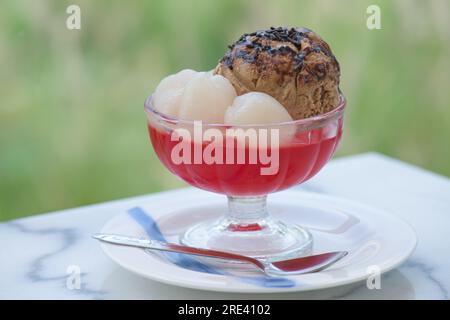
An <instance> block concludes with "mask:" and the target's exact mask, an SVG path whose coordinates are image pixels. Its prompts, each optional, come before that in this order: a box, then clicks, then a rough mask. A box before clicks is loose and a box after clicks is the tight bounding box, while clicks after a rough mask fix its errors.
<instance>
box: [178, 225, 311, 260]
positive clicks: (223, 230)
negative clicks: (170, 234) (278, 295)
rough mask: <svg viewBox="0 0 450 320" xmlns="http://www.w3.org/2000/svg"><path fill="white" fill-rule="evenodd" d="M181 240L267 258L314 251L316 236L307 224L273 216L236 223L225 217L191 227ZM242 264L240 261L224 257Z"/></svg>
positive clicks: (283, 258)
mask: <svg viewBox="0 0 450 320" xmlns="http://www.w3.org/2000/svg"><path fill="white" fill-rule="evenodd" d="M180 242H181V243H182V244H184V245H188V246H191V247H199V248H207V249H213V250H220V251H227V252H233V253H237V254H241V255H245V256H250V257H254V258H258V259H265V260H267V261H278V260H286V259H292V258H296V257H301V256H306V255H309V254H311V252H312V247H313V238H312V236H311V234H310V233H309V232H308V231H307V230H306V229H304V228H302V227H300V226H297V225H293V226H287V225H286V224H284V223H283V222H281V221H277V220H274V219H272V218H270V217H267V218H266V219H263V220H259V221H258V222H257V223H248V224H235V223H233V221H232V220H229V219H227V218H222V219H220V220H216V221H206V222H203V223H199V224H196V225H194V226H192V227H191V228H189V229H188V230H187V231H186V232H185V233H184V234H182V235H181V237H180ZM222 262H226V263H231V264H241V262H238V261H229V262H228V261H222Z"/></svg>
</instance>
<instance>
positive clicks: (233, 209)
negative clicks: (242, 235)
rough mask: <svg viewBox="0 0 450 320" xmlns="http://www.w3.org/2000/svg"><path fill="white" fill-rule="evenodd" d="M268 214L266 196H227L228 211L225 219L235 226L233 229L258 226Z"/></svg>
mask: <svg viewBox="0 0 450 320" xmlns="http://www.w3.org/2000/svg"><path fill="white" fill-rule="evenodd" d="M268 216H269V213H268V211H267V196H266V195H264V196H256V197H232V196H228V212H227V214H226V215H225V219H227V220H228V221H229V222H230V225H233V226H235V229H236V230H235V231H239V230H240V229H241V231H248V230H247V228H248V227H252V226H258V225H259V224H258V223H259V222H261V221H264V219H266V218H267V217H268Z"/></svg>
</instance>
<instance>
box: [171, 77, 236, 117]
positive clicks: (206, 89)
mask: <svg viewBox="0 0 450 320" xmlns="http://www.w3.org/2000/svg"><path fill="white" fill-rule="evenodd" d="M235 97H236V91H235V90H234V88H233V86H232V85H231V83H230V82H229V81H228V80H227V79H226V78H224V77H222V76H220V75H212V74H211V73H210V72H199V73H197V74H196V75H195V76H194V77H193V78H192V79H190V80H189V82H188V83H187V84H186V87H185V88H184V91H183V95H182V97H181V101H180V109H179V117H180V118H181V119H185V120H202V121H203V122H205V123H223V122H224V116H225V111H226V110H227V108H228V107H229V106H230V105H231V104H232V103H233V100H234V98H235Z"/></svg>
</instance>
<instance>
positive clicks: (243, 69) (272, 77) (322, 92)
mask: <svg viewBox="0 0 450 320" xmlns="http://www.w3.org/2000/svg"><path fill="white" fill-rule="evenodd" d="M229 48H230V49H229V51H228V52H227V53H226V54H225V56H224V57H223V58H222V59H221V60H220V62H219V64H218V66H217V67H216V69H215V71H214V72H215V73H216V74H220V75H223V76H224V77H226V78H227V79H228V80H229V81H230V82H231V84H232V85H233V86H234V88H235V89H236V92H237V94H238V95H242V94H244V93H247V92H251V91H258V92H264V93H267V94H269V95H271V96H272V97H274V98H275V99H276V100H278V102H280V103H281V104H282V105H283V106H284V107H285V108H286V110H287V111H288V112H289V114H290V115H291V117H292V118H293V119H302V118H308V117H311V116H315V115H318V114H322V113H325V112H328V111H330V110H332V109H333V108H335V107H336V106H337V105H338V104H339V100H340V96H339V76H340V69H339V64H338V62H337V60H336V58H335V57H334V55H333V53H332V52H331V49H330V47H329V46H328V44H327V43H326V42H325V41H323V40H322V39H321V38H320V37H319V36H318V35H317V34H316V33H314V32H313V31H311V30H309V29H306V28H289V29H288V28H281V27H280V28H270V29H269V30H262V31H257V32H253V33H250V34H244V35H243V36H241V37H240V38H239V40H237V41H236V42H235V43H234V44H232V45H231V46H230V47H229Z"/></svg>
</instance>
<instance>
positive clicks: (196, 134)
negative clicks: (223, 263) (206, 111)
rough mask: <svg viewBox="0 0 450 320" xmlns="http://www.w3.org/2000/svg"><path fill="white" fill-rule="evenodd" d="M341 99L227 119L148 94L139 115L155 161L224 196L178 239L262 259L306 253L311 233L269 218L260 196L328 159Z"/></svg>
mask: <svg viewBox="0 0 450 320" xmlns="http://www.w3.org/2000/svg"><path fill="white" fill-rule="evenodd" d="M345 105H346V101H345V98H344V96H342V95H341V97H340V103H339V105H338V106H337V107H336V108H334V109H333V110H332V111H330V112H328V113H324V114H321V115H318V116H314V117H311V118H306V119H300V120H294V121H289V122H282V123H274V124H255V125H227V124H223V123H222V124H208V123H201V122H197V121H190V120H182V119H176V118H173V117H170V116H167V115H164V114H162V113H160V112H158V111H157V110H156V109H155V108H154V106H153V103H152V96H150V97H149V98H148V99H147V100H146V102H145V113H146V116H147V125H148V131H149V135H150V139H151V141H152V144H153V148H154V150H155V152H156V154H157V156H158V158H159V159H160V161H161V162H162V163H163V164H164V166H165V167H166V168H167V169H168V170H169V171H170V172H172V173H173V174H175V175H176V176H178V177H180V178H181V179H182V180H184V181H185V182H187V183H188V184H190V185H192V186H194V187H197V188H200V189H203V190H207V191H211V192H215V193H219V194H223V195H226V196H227V197H228V211H227V213H226V214H225V215H224V216H222V217H221V218H220V219H218V220H215V221H209V220H208V221H204V222H201V223H199V224H196V225H194V226H192V227H190V228H189V229H188V230H187V231H186V232H184V234H182V235H180V242H181V243H183V244H186V245H189V246H194V247H202V248H209V249H216V250H222V251H229V252H234V253H238V254H243V255H248V256H252V257H257V258H261V259H269V260H281V259H288V258H291V257H297V256H302V255H307V254H309V253H311V250H312V245H313V239H312V236H311V234H310V233H309V232H308V231H307V230H306V229H304V228H302V227H300V226H298V225H288V224H285V223H283V222H282V221H278V220H276V219H274V218H273V217H271V215H270V214H269V212H268V210H267V206H266V198H267V195H268V194H270V193H273V192H277V191H281V190H284V189H286V188H289V187H291V186H294V185H297V184H300V183H302V182H304V181H306V180H308V179H310V178H311V177H313V176H314V175H315V174H316V173H317V172H318V171H319V170H320V169H321V168H322V167H323V166H324V165H325V164H326V163H327V161H328V160H329V159H330V158H331V157H332V155H333V154H334V151H335V150H336V147H337V145H338V143H339V141H340V139H341V135H342V127H343V115H344V109H345ZM264 141H266V142H264ZM299 201H301V198H299ZM298 214H301V212H299V213H298Z"/></svg>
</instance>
